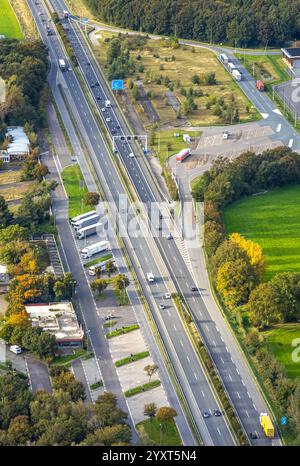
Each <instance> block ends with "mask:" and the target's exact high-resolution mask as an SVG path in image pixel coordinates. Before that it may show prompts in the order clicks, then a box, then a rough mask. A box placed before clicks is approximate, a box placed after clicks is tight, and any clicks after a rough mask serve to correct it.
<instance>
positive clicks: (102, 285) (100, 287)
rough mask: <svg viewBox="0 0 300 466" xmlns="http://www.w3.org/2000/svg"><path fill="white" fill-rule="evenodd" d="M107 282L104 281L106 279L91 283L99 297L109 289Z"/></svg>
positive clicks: (97, 279) (98, 279)
mask: <svg viewBox="0 0 300 466" xmlns="http://www.w3.org/2000/svg"><path fill="white" fill-rule="evenodd" d="M107 285H108V283H107V280H104V278H96V280H94V281H93V282H92V283H91V288H92V290H93V291H96V292H97V293H98V294H99V295H101V293H102V292H103V291H104V290H105V289H106V288H107Z"/></svg>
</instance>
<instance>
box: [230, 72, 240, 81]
mask: <svg viewBox="0 0 300 466" xmlns="http://www.w3.org/2000/svg"><path fill="white" fill-rule="evenodd" d="M232 76H233V77H234V79H235V80H236V81H241V80H242V75H241V73H240V72H239V70H233V72H232Z"/></svg>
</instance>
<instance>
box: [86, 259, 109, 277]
mask: <svg viewBox="0 0 300 466" xmlns="http://www.w3.org/2000/svg"><path fill="white" fill-rule="evenodd" d="M109 261H111V262H112V263H113V264H114V263H115V260H114V259H107V260H105V261H102V262H98V263H97V264H95V265H92V266H91V267H89V275H92V276H94V275H96V269H98V268H99V269H100V270H101V272H103V271H104V270H105V267H106V264H107V262H109Z"/></svg>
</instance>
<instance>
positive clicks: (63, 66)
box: [58, 58, 67, 71]
mask: <svg viewBox="0 0 300 466" xmlns="http://www.w3.org/2000/svg"><path fill="white" fill-rule="evenodd" d="M58 66H59V67H60V69H61V71H65V70H66V69H67V65H66V62H65V60H63V59H62V58H60V59H59V60H58Z"/></svg>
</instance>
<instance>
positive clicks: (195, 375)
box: [194, 372, 198, 380]
mask: <svg viewBox="0 0 300 466" xmlns="http://www.w3.org/2000/svg"><path fill="white" fill-rule="evenodd" d="M194 377H195V379H196V380H198V377H197V374H196V372H194Z"/></svg>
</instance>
